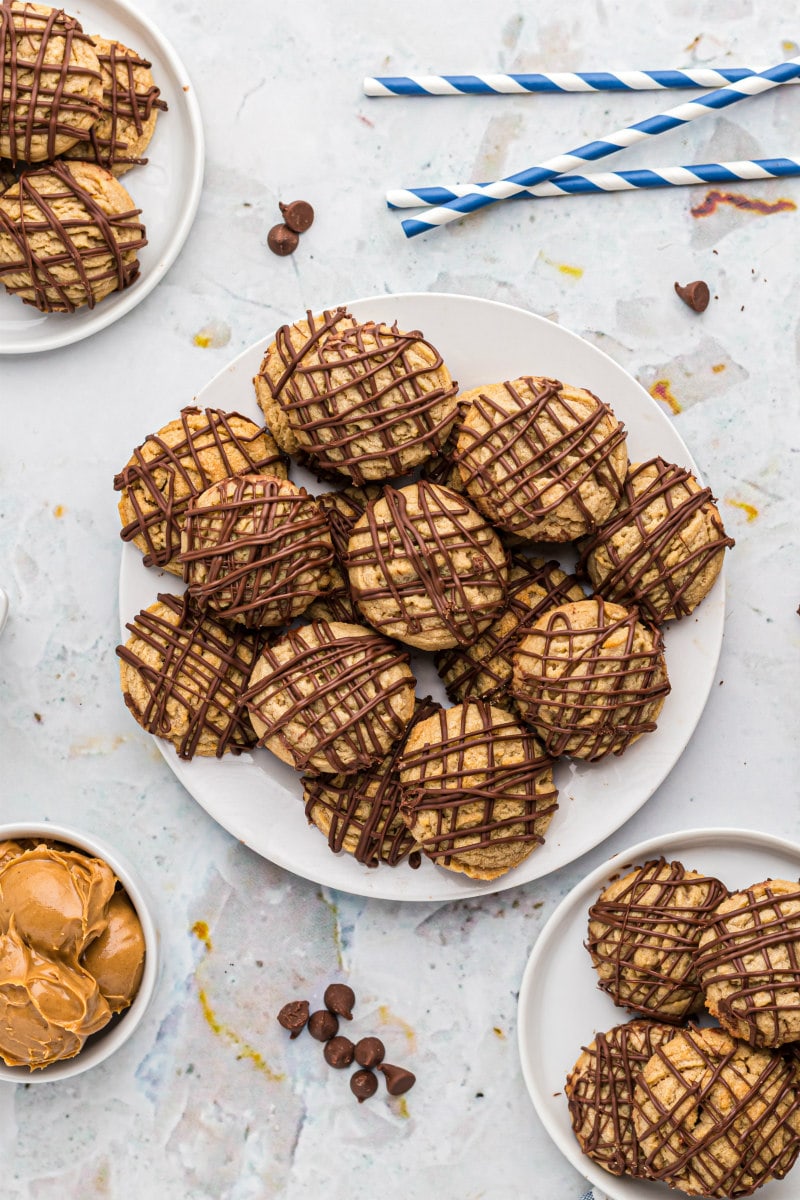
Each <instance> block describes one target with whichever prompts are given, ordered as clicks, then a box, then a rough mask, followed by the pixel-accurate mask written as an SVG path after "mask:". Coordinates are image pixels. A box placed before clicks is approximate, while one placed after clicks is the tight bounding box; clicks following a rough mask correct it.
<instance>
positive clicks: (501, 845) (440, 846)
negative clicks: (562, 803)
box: [398, 700, 558, 879]
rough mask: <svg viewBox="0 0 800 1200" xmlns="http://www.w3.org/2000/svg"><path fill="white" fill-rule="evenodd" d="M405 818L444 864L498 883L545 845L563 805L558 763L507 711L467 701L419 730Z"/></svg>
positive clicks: (411, 742)
mask: <svg viewBox="0 0 800 1200" xmlns="http://www.w3.org/2000/svg"><path fill="white" fill-rule="evenodd" d="M398 766H399V772H400V786H401V789H402V793H403V802H402V805H401V812H402V814H403V818H404V820H405V821H406V823H407V824H408V826H409V828H410V830H411V833H412V835H413V836H414V838H415V839H416V841H417V842H418V843H419V845H420V846H421V847H422V849H423V850H424V851H425V853H426V854H427V855H428V857H429V858H432V859H433V861H434V862H435V863H437V865H439V866H442V867H448V868H449V869H450V870H452V871H461V872H463V873H464V874H466V875H469V876H471V877H472V878H476V879H496V878H497V877H498V876H500V875H503V874H505V872H506V871H508V870H510V869H511V868H512V867H515V866H517V865H518V864H519V863H520V862H522V861H523V860H524V859H525V858H527V857H528V855H529V854H530V853H531V852H532V851H533V850H534V849H535V848H536V847H537V846H539V845H541V844H542V843H543V841H544V834H545V831H546V830H547V827H548V825H549V824H550V820H551V818H552V816H553V813H554V812H555V810H556V808H557V807H558V805H557V795H558V793H557V792H556V789H555V787H554V785H553V772H552V760H551V759H549V758H548V757H547V756H546V755H545V754H544V753H543V751H542V748H541V746H540V744H539V743H538V742H537V740H536V738H535V737H534V736H533V735H532V734H531V733H530V732H529V731H528V730H525V729H524V728H523V727H522V726H521V725H518V724H517V722H516V721H515V720H514V718H513V717H512V716H511V715H510V714H509V713H507V712H504V711H503V710H502V709H500V708H494V707H492V706H491V705H489V704H486V703H484V701H482V700H468V701H466V702H465V703H464V704H460V705H457V706H456V707H455V708H450V709H442V710H441V711H440V712H439V713H437V714H436V715H434V716H432V717H429V718H428V719H427V720H425V721H421V722H420V723H419V724H418V725H416V726H415V728H414V729H413V730H412V732H411V734H410V735H409V738H408V741H407V742H406V747H405V750H404V751H403V754H402V755H401V757H400V760H399V764H398Z"/></svg>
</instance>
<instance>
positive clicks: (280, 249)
mask: <svg viewBox="0 0 800 1200" xmlns="http://www.w3.org/2000/svg"><path fill="white" fill-rule="evenodd" d="M299 242H300V238H299V237H298V236H297V234H296V233H295V231H294V230H293V229H290V228H289V226H288V225H273V226H272V229H270V231H269V233H268V234H267V245H268V246H269V248H270V250H271V251H272V253H273V254H278V255H279V256H280V257H281V258H285V257H286V255H287V254H294V252H295V250H296V249H297V247H298V245H299Z"/></svg>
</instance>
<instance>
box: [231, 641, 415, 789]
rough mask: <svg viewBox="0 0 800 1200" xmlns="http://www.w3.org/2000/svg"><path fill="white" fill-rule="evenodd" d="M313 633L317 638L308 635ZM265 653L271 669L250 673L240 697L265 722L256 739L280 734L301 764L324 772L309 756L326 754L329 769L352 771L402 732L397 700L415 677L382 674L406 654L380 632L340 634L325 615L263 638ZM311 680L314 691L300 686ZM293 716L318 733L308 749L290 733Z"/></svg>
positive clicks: (299, 766) (312, 771)
mask: <svg viewBox="0 0 800 1200" xmlns="http://www.w3.org/2000/svg"><path fill="white" fill-rule="evenodd" d="M309 634H311V635H312V637H316V639H318V641H319V645H317V644H314V642H313V641H311V640H309V637H308V635H309ZM287 643H288V645H289V647H290V649H291V651H292V657H291V658H290V659H289V660H288V662H284V663H281V662H280V661H279V659H278V658H277V656H276V654H275V650H276V648H277V647H278V646H282V645H285V644H287ZM261 660H264V661H265V662H266V663H267V664H268V666H269V668H270V671H269V674H267V675H264V676H262V678H261V679H259V680H258V681H257V682H255V683H253V682H252V681H251V683H250V685H249V687H248V690H247V692H246V693H245V696H244V697H243V699H244V701H245V702H246V704H247V705H248V707H249V709H250V711H251V713H253V714H254V715H256V716H257V717H258V719H259V721H260V722H262V723H263V724H264V725H265V726H266V729H265V731H264V733H262V734H261V736H260V737H259V739H258V744H259V745H260V746H263V745H266V743H267V742H268V741H269V740H270V739H271V738H277V739H278V740H279V742H280V744H281V746H282V747H283V748H284V750H285V751H286V752H287V753H288V754H289V755H290V757H291V760H292V761H293V763H294V765H295V767H296V768H297V769H298V770H300V771H308V772H309V774H312V775H318V774H320V769H319V768H318V767H315V766H313V765H312V764H311V762H310V759H311V758H314V757H318V756H319V755H324V756H325V757H326V759H327V762H328V764H329V769H330V771H331V773H333V774H337V773H338V774H342V775H352V774H354V773H355V772H357V771H360V770H362V769H363V768H364V767H370V766H372V765H373V763H375V762H377V761H378V760H379V759H381V758H383V757H384V755H385V753H386V746H387V744H391V743H392V742H395V741H396V740H397V739H398V738H399V737H401V736H402V734H403V733H404V731H405V728H406V722H405V721H404V720H403V719H402V717H401V716H400V715H399V714H398V713H397V712H395V710H394V707H393V704H392V701H393V700H394V698H395V697H399V696H401V695H402V693H403V692H405V691H406V690H407V689H408V688H409V687H413V684H414V677H413V676H412V675H411V673H410V671H408V670H402V673H400V674H399V675H398V678H397V679H396V680H394V682H382V681H381V679H380V676H381V674H384V675H385V674H386V673H388V672H390V671H395V670H400V669H402V668H404V667H405V668H407V667H408V654H407V653H406V652H405V651H404V650H401V649H400V647H399V646H397V645H396V644H395V643H394V642H390V641H388V640H387V639H386V638H383V637H381V636H380V634H377V633H372V632H368V631H367V630H364V634H363V635H359V636H357V635H355V634H344V635H340V636H337V634H336V633H335V632H334V631H333V629H332V628H331V626H330V625H329V624H327V623H326V622H325V621H312V622H311V623H310V624H309V625H303V626H300V627H299V628H298V629H289V630H287V632H286V633H285V634H283V635H282V637H280V638H279V639H278V640H277V641H275V642H273V643H272V644H271V645H268V646H266V647H265V648H264V650H263V651H262V654H261V659H260V660H259V661H261ZM348 660H350V661H348ZM307 680H313V681H314V683H315V688H314V691H313V692H312V693H311V695H305V694H304V693H303V692H302V690H301V689H300V686H299V685H300V683H301V682H304V681H307ZM276 705H279V706H280V712H279V714H278V715H275V716H271V715H270V713H269V711H268V710H269V709H270V708H271V707H273V706H276ZM292 722H298V723H300V724H301V725H302V726H303V727H304V729H305V730H307V731H308V733H309V735H310V736H311V738H312V740H313V744H312V746H311V748H310V749H309V750H307V751H302V750H301V749H300V748H299V747H298V746H297V744H296V743H295V741H294V740H293V739H290V738H289V737H288V736H287V734H286V732H285V731H286V727H287V725H290V724H291V723H292ZM325 722H327V725H326V723H325ZM331 726H332V727H331ZM379 734H382V735H383V736H382V737H379ZM345 751H346V752H347V754H348V758H347V759H346V758H344V757H343V755H344V752H345Z"/></svg>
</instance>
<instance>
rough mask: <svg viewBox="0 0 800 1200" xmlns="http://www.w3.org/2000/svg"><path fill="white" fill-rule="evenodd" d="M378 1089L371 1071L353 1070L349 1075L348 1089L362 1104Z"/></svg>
mask: <svg viewBox="0 0 800 1200" xmlns="http://www.w3.org/2000/svg"><path fill="white" fill-rule="evenodd" d="M377 1090H378V1080H377V1079H376V1078H375V1075H374V1074H373V1072H372V1071H355V1072H354V1073H353V1074H352V1075H351V1076H350V1091H351V1092H352V1093H353V1095H354V1096H356V1097H357V1099H358V1103H359V1104H363V1103H364V1101H365V1100H369V1098H370V1096H374V1095H375V1093H376V1092H377Z"/></svg>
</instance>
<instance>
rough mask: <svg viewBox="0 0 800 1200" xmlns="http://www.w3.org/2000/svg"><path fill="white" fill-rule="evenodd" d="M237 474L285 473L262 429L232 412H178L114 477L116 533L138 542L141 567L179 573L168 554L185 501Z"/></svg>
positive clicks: (176, 541)
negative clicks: (118, 524) (117, 497)
mask: <svg viewBox="0 0 800 1200" xmlns="http://www.w3.org/2000/svg"><path fill="white" fill-rule="evenodd" d="M243 472H250V473H252V474H261V473H263V472H267V473H269V474H270V475H277V476H280V477H281V478H285V476H286V465H285V462H284V459H283V457H282V456H281V454H280V453H279V451H278V447H277V446H276V445H275V443H274V441H273V440H272V438H271V437H270V435H269V432H268V431H267V430H266V429H263V428H259V426H258V425H256V424H255V423H254V422H253V421H251V420H249V419H248V418H247V417H243V416H242V415H241V414H240V413H226V412H223V411H222V409H219V408H206V409H200V408H184V409H182V410H181V414H180V417H178V418H177V420H175V421H171V422H170V423H169V424H168V425H166V426H165V427H164V428H163V429H161V430H159V432H158V433H152V434H150V436H149V437H148V438H147V439H146V441H145V442H144V443H143V444H142V445H141V446H137V447H136V449H135V450H134V452H133V454H132V456H131V458H130V461H129V462H128V464H127V465H126V466H125V467H124V468H123V470H122V471H120V472H119V474H118V475H115V476H114V490H115V491H117V492H122V497H121V499H120V502H119V514H120V518H121V520H122V530H121V532H120V537H121V538H122V540H123V541H124V542H130V541H132V542H134V543H135V544H136V545H137V546H138V547H139V549H140V550H141V551H142V552H143V553H144V562H145V566H148V567H164V568H165V569H166V570H168V571H172V572H173V574H176V575H181V574H182V571H183V568H182V567H181V565H180V563H177V562H176V561H175V559H176V556H177V555H178V553H179V552H180V548H181V530H182V528H183V523H184V520H185V517H186V510H187V508H188V507H189V504H190V503H191V501H192V500H193V499H194V498H195V497H196V496H199V495H200V493H201V492H204V491H205V490H206V488H208V487H210V486H211V484H212V483H217V482H218V481H219V480H220V479H225V478H226V477H227V476H230V475H239V474H241V473H243Z"/></svg>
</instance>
